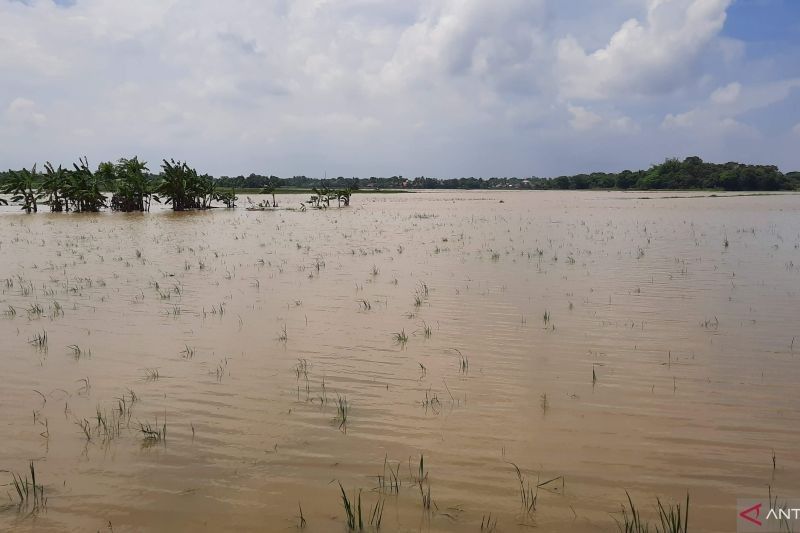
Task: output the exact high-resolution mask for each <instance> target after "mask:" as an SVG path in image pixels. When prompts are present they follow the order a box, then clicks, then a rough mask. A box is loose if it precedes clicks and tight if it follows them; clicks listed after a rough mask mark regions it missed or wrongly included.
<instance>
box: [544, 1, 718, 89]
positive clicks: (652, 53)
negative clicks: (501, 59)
mask: <svg viewBox="0 0 800 533" xmlns="http://www.w3.org/2000/svg"><path fill="white" fill-rule="evenodd" d="M729 4H730V0H650V2H649V6H648V10H647V17H646V20H644V21H640V20H638V19H635V18H631V19H629V20H627V21H626V22H625V23H624V24H622V26H621V27H620V28H619V30H618V31H617V32H616V33H614V35H612V36H611V39H610V40H609V42H608V44H607V45H606V46H605V47H603V48H600V49H598V50H595V51H594V52H587V51H586V50H585V49H584V48H583V47H582V46H581V45H580V44H579V42H578V40H577V39H576V38H575V37H573V36H568V37H566V38H564V39H561V40H560V41H558V45H557V54H558V73H559V76H560V79H561V87H560V90H561V93H562V95H563V96H564V97H566V98H585V99H606V98H612V97H616V96H620V95H640V94H653V93H655V94H658V93H664V92H668V91H671V90H674V89H675V88H677V87H680V86H681V85H682V84H684V83H686V81H687V77H689V76H690V75H691V68H690V67H691V66H692V65H693V62H694V60H695V59H696V58H697V57H698V55H699V54H700V53H701V52H702V50H703V49H704V47H706V45H708V43H709V42H710V41H711V39H713V38H714V37H715V36H716V35H717V34H718V33H719V31H720V30H721V29H722V26H723V24H724V22H725V16H726V9H727V8H728V5H729Z"/></svg>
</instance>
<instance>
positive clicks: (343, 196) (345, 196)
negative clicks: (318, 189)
mask: <svg viewBox="0 0 800 533" xmlns="http://www.w3.org/2000/svg"><path fill="white" fill-rule="evenodd" d="M352 193H353V191H352V189H350V188H349V187H348V188H347V189H340V190H338V191H336V200H337V201H338V202H339V207H342V203H344V205H345V207H347V206H348V205H350V195H351V194H352Z"/></svg>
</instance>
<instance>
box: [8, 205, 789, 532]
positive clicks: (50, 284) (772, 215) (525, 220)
mask: <svg viewBox="0 0 800 533" xmlns="http://www.w3.org/2000/svg"><path fill="white" fill-rule="evenodd" d="M675 196H678V197H675ZM700 196H702V193H701V194H688V193H683V194H674V193H673V194H656V193H622V192H453V191H446V192H423V193H416V194H386V195H356V196H354V197H353V204H352V206H351V207H349V208H346V209H335V208H332V209H329V210H326V211H314V210H309V211H306V212H292V211H277V212H248V211H245V210H244V209H237V210H224V209H215V210H212V211H208V212H193V213H178V214H174V213H171V212H168V211H165V210H157V211H154V212H152V213H149V214H144V215H141V214H131V215H126V214H111V213H103V214H86V215H76V214H69V215H64V214H60V215H54V214H49V213H38V214H36V215H27V216H26V215H24V214H19V213H16V212H12V209H11V208H4V210H3V211H4V212H3V213H2V214H1V215H0V289H1V290H0V311H2V312H4V314H3V316H0V339H2V344H0V361H1V362H2V369H3V379H2V385H0V425H1V427H2V445H0V469H3V470H7V471H13V472H16V473H19V474H22V475H23V476H24V475H25V474H26V473H29V470H28V469H29V461H31V460H32V461H33V462H34V465H35V471H36V482H37V483H41V484H42V485H43V486H44V490H45V497H46V498H47V500H46V505H42V506H40V508H39V509H38V510H37V509H35V504H33V503H31V502H30V501H29V502H28V503H27V504H25V505H22V506H19V505H17V503H16V502H17V500H16V496H15V495H14V494H12V493H13V488H12V487H11V486H4V487H2V488H0V491H1V492H0V496H1V497H2V501H3V503H2V504H0V505H2V509H0V530H10V529H15V530H20V531H34V530H35V531H112V530H113V531H114V532H120V531H144V530H150V531H176V530H191V531H220V530H235V531H248V530H249V531H256V530H257V531H286V530H293V529H295V528H298V527H299V526H300V522H301V519H300V513H301V511H300V508H302V515H303V519H304V520H305V529H304V531H310V532H317V531H346V529H347V525H346V521H345V511H344V509H343V506H342V498H341V492H340V488H339V485H338V483H341V484H342V486H343V487H344V489H345V490H346V492H347V494H348V497H350V498H353V497H354V496H355V495H356V494H357V491H358V490H359V489H361V490H362V491H363V492H362V494H361V498H362V505H363V511H362V513H363V515H364V522H365V524H364V526H365V530H370V531H371V530H373V528H372V527H370V526H369V525H368V524H369V516H368V515H369V514H370V513H369V511H370V509H371V508H372V506H373V505H375V504H376V502H377V501H379V500H382V501H383V506H384V507H383V516H382V527H381V529H382V530H384V531H464V530H467V531H480V527H481V522H482V520H483V519H484V517H488V515H489V514H491V517H492V521H494V520H496V521H497V525H496V530H497V531H528V530H529V529H530V527H531V526H536V527H538V529H539V530H541V531H570V532H572V531H616V530H617V525H616V523H615V518H617V519H619V514H618V511H619V510H620V507H621V505H622V503H623V502H625V501H627V497H626V494H625V491H626V490H627V491H628V492H629V493H630V495H631V497H632V498H633V499H634V501H635V502H636V503H637V504H638V506H639V507H640V509H641V512H642V513H643V515H645V516H647V517H650V518H652V517H654V516H655V505H656V497H658V498H660V499H661V501H662V502H678V501H683V500H685V497H686V493H687V492H688V493H689V494H690V498H691V504H690V520H689V524H690V527H691V528H692V529H694V530H698V531H731V530H733V529H734V528H735V524H736V499H737V498H745V497H755V498H766V497H767V494H768V493H769V491H771V492H772V494H773V495H775V494H777V495H779V497H785V498H797V497H800V452H798V451H797V443H798V442H799V441H800V410H799V409H798V408H800V395H798V394H797V390H798V381H800V195H775V196H717V197H713V196H712V197H709V196H705V197H700ZM278 199H279V201H280V202H282V203H285V204H287V205H295V204H297V203H298V202H299V201H300V198H299V197H298V198H293V197H287V196H279V197H278ZM726 242H727V245H726ZM44 333H46V337H47V339H46V344H44V342H40V343H38V344H37V338H38V336H40V335H41V336H43V335H44ZM398 334H399V335H398ZM398 336H399V337H403V336H405V337H406V339H405V341H404V340H402V339H400V340H398V338H397V337H398ZM131 391H132V392H131ZM339 400H341V401H342V403H344V402H345V401H346V409H347V413H346V414H347V416H346V421H345V422H344V423H343V422H342V420H341V416H337V405H339ZM120 402H122V405H121V406H120ZM98 412H99V413H100V414H99V415H98ZM148 424H149V425H150V426H151V429H152V430H153V431H163V427H164V425H166V434H165V435H161V436H160V437H159V436H158V435H154V434H152V433H151V434H150V435H149V438H148V435H147V434H145V433H144V432H143V431H142V425H145V426H146V425H148ZM421 455H422V456H423V457H424V464H423V468H422V469H423V472H424V473H423V474H422V476H421V475H420V465H419V463H420V456H421ZM514 465H517V466H518V467H519V469H520V471H521V475H522V477H523V483H526V484H527V483H530V485H531V487H535V486H536V485H537V484H540V483H541V484H542V486H541V487H540V488H539V489H538V494H537V495H536V502H535V509H532V510H530V512H528V511H524V510H523V509H522V502H521V497H520V490H519V488H520V482H519V480H518V476H517V472H516V470H515V466H514ZM392 470H393V471H395V472H396V475H397V477H398V484H399V487H398V486H397V484H394V483H390V482H383V483H381V478H380V477H379V476H384V475H386V476H387V477H388V478H390V479H391V478H392V475H391V474H389V472H390V471H392ZM420 478H422V480H421V481H420ZM551 479H554V481H551V482H549V483H545V482H547V481H549V480H551ZM10 482H11V474H10V473H7V472H0V483H2V484H5V483H10ZM420 484H421V485H422V487H423V489H422V494H421V491H420ZM533 490H535V489H533ZM428 491H430V492H429V494H430V500H431V504H430V509H426V508H425V505H424V502H423V499H424V498H423V495H425V496H427V494H428ZM6 494H8V496H6ZM356 501H357V497H356ZM6 503H7V505H6ZM354 505H355V504H354ZM356 520H357V519H356ZM493 523H494V522H493Z"/></svg>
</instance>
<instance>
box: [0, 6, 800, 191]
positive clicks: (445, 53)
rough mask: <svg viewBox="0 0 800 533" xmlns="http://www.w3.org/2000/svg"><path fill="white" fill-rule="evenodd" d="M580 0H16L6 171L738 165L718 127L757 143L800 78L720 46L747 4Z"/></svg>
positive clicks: (431, 171) (3, 117) (5, 119)
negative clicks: (697, 159)
mask: <svg viewBox="0 0 800 533" xmlns="http://www.w3.org/2000/svg"><path fill="white" fill-rule="evenodd" d="M572 4H573V3H572V2H563V0H493V1H491V2H488V1H485V0H406V1H404V2H383V1H380V0H337V1H335V2H334V1H326V0H297V1H287V0H233V1H231V2H218V1H214V0H138V1H136V2H108V1H106V0H77V1H76V2H75V3H74V5H72V6H71V7H64V6H57V5H55V4H54V2H53V1H52V0H26V2H20V1H14V2H7V1H6V2H2V0H0V71H2V73H3V75H2V81H0V146H3V148H4V149H5V150H4V154H8V155H7V156H6V159H5V160H4V161H3V164H4V165H6V166H21V165H29V164H30V162H31V161H33V160H45V159H51V160H53V161H54V162H56V161H60V162H63V163H68V162H69V160H71V159H74V158H75V157H76V156H78V155H83V154H86V155H88V156H89V157H90V159H91V160H92V161H93V162H97V161H99V160H101V159H111V158H117V157H121V156H132V155H134V154H139V155H140V156H141V157H143V158H144V159H145V160H148V161H151V163H152V162H157V161H159V160H160V159H161V158H162V157H176V158H182V159H189V160H190V162H191V163H192V164H195V165H196V166H198V167H199V168H200V169H201V170H203V171H207V172H211V173H215V174H223V173H225V174H228V173H248V172H253V171H255V172H271V173H276V174H280V175H292V174H300V173H305V174H308V175H316V174H319V173H320V172H321V170H322V169H327V170H328V173H329V174H331V173H335V174H337V175H338V174H343V175H355V174H358V175H365V176H369V175H381V174H384V175H391V174H397V173H400V174H404V175H418V174H425V175H440V176H460V175H512V174H517V175H524V174H530V173H536V174H541V175H548V174H560V173H567V172H573V171H588V170H595V169H605V168H609V167H610V168H625V167H627V168H636V167H637V166H646V165H647V164H648V163H649V162H650V161H653V160H659V159H662V158H663V156H664V155H665V154H664V153H662V151H664V150H668V151H669V153H670V154H672V153H678V152H677V148H673V147H674V146H681V144H680V143H682V142H683V141H684V140H685V139H687V138H690V137H692V138H693V145H692V146H691V150H692V153H695V152H696V153H698V154H700V155H703V152H704V150H706V149H707V150H709V151H711V153H724V152H722V148H719V146H717V145H715V144H714V142H715V141H714V139H713V138H712V137H703V136H702V135H700V133H701V132H702V133H703V134H704V135H705V134H709V132H711V131H713V134H716V133H718V132H728V133H725V135H729V134H730V132H739V133H737V134H741V132H742V130H743V128H744V129H746V128H752V127H751V126H747V123H748V120H747V118H746V116H744V115H745V113H746V112H747V111H748V110H755V109H758V110H762V109H767V108H769V106H770V105H771V104H774V103H776V102H782V101H784V100H786V99H787V98H788V97H789V96H790V95H791V94H792V91H794V90H796V88H797V87H798V86H800V85H798V80H794V79H783V77H782V76H784V75H783V74H782V70H785V69H782V68H781V65H780V64H779V63H777V62H776V64H775V66H774V67H769V68H772V69H773V70H771V71H769V72H770V73H771V76H766V75H764V70H763V69H762V70H759V71H758V72H757V73H753V74H749V72H750V70H749V69H748V68H747V63H746V62H747V61H748V59H747V58H748V54H747V53H745V52H746V51H747V47H746V44H745V43H743V42H741V41H737V40H733V39H730V38H727V37H723V36H720V29H721V28H722V26H723V23H724V21H725V17H726V12H727V7H728V5H729V4H730V0H607V1H605V2H580V4H581V7H580V10H577V9H576V8H575V7H574V5H572ZM574 4H578V2H574ZM764 68H766V67H764ZM734 79H735V80H737V81H736V82H735V83H731V84H728V82H730V81H731V80H734ZM761 79H772V80H774V81H771V82H769V83H766V82H762V81H759V80H761ZM726 84H727V85H726ZM662 117H663V118H662ZM707 124H711V125H713V128H714V129H713V130H709V129H708V127H707V126H706V125H707ZM45 125H46V127H44V126H45ZM776 127H777V126H776ZM21 132H22V133H23V134H21ZM632 133H635V134H636V135H631V134H632ZM692 134H697V135H694V136H693V135H692ZM578 135H581V136H584V135H586V136H588V135H591V136H592V138H593V142H592V143H591V144H590V143H576V142H575V138H576V136H578ZM621 135H627V137H626V143H625V146H623V145H622V144H621V143H619V142H618V141H619V137H620V136H621ZM782 135H789V134H788V133H787V132H786V131H785V128H784V131H782ZM752 138H753V137H751V139H752ZM615 139H616V142H615ZM634 143H635V144H636V146H637V148H636V149H635V150H632V149H630V148H629V145H631V144H634ZM752 144H753V146H754V149H755V148H756V147H758V148H761V149H762V151H763V153H764V154H765V155H764V157H765V158H766V157H772V156H773V155H774V156H776V157H783V158H784V160H791V158H797V157H798V156H796V155H794V153H793V152H792V153H789V152H787V151H785V150H778V149H777V148H776V146H778V145H777V144H771V143H768V142H766V141H763V142H761V141H758V142H753V143H752ZM713 150H719V151H718V152H714V151H713ZM737 155H738V154H737V153H736V152H733V153H731V154H728V155H725V156H724V157H725V158H726V159H735V158H736V157H737ZM799 163H800V162H799Z"/></svg>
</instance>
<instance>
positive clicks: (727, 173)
mask: <svg viewBox="0 0 800 533" xmlns="http://www.w3.org/2000/svg"><path fill="white" fill-rule="evenodd" d="M36 167H37V166H36V165H35V164H34V165H33V166H32V167H31V168H30V169H25V168H23V169H21V170H18V171H15V170H9V171H7V172H0V194H6V195H10V196H11V198H10V202H11V203H13V204H17V205H19V206H20V208H21V209H22V210H24V211H25V212H27V213H35V212H37V211H38V210H39V208H40V206H43V205H44V206H47V207H48V208H49V209H50V211H52V212H59V213H60V212H69V211H74V212H97V211H100V210H101V209H103V208H105V207H110V208H111V209H112V210H114V211H123V212H132V211H139V212H146V211H149V210H150V205H151V202H152V201H155V202H157V203H161V202H163V203H164V204H169V205H171V206H172V209H173V210H174V211H185V210H189V209H209V208H211V207H214V203H215V202H216V203H218V204H222V205H223V206H224V207H227V208H235V207H236V201H237V200H238V197H237V196H236V191H237V189H239V190H241V189H250V190H253V191H255V192H260V193H261V194H265V195H270V196H272V201H271V202H269V201H264V202H261V203H259V204H257V206H254V208H260V209H267V208H276V207H278V202H277V201H276V200H275V194H276V193H278V192H282V190H283V191H289V192H303V191H308V192H310V193H311V196H310V197H309V199H308V200H307V201H306V202H304V203H305V204H307V205H309V206H311V207H315V208H327V207H330V206H331V202H336V203H337V205H338V207H347V206H349V205H350V198H351V196H352V194H353V193H355V192H358V191H369V190H372V191H375V190H380V189H412V190H413V189H532V190H580V189H620V190H627V189H631V190H659V189H661V190H692V189H705V190H724V191H778V190H798V189H800V172H789V173H785V174H784V173H782V172H781V171H780V170H779V169H778V167H776V166H774V165H748V164H742V163H735V162H729V163H723V164H717V163H708V162H705V161H703V160H702V159H700V158H699V157H694V156H693V157H687V158H685V159H684V160H683V161H681V160H679V159H675V158H672V159H666V160H665V161H664V162H663V163H660V164H656V165H652V166H651V167H650V168H649V169H647V170H635V171H631V170H623V171H622V172H617V173H614V172H611V173H608V172H593V173H589V174H576V175H572V176H558V177H554V178H539V177H524V178H516V177H511V178H508V177H504V178H488V179H484V178H472V177H470V178H457V179H439V178H431V177H424V176H420V177H416V178H413V179H409V178H404V177H403V176H392V177H389V178H379V177H370V178H344V177H341V176H340V177H338V178H335V179H330V180H329V179H315V178H308V177H306V176H294V177H292V178H279V177H277V176H264V175H259V174H250V175H249V176H247V177H245V176H237V177H229V176H222V177H220V178H214V177H212V176H210V175H208V174H199V173H198V172H197V170H196V169H194V168H192V167H190V166H189V165H188V164H187V163H186V162H185V161H175V160H173V159H170V160H166V159H165V160H163V162H162V164H161V169H160V172H158V173H157V174H153V173H151V172H150V169H149V168H148V166H147V163H146V162H144V161H139V159H138V157H133V158H130V159H126V158H122V159H120V160H118V161H117V162H116V163H112V162H102V163H100V164H99V165H98V167H97V169H96V170H95V171H92V170H91V168H90V167H89V163H88V161H87V159H86V158H85V157H84V158H81V159H79V161H78V162H77V163H75V164H73V165H72V168H71V169H66V168H62V167H61V166H60V165H59V166H58V168H55V167H54V166H53V165H52V164H51V163H50V162H47V163H45V165H44V169H45V171H44V173H39V172H37V168H36ZM106 192H109V193H110V194H111V197H110V199H109V198H108V197H107V196H106ZM8 202H9V200H7V199H4V198H0V205H6V204H8ZM493 259H494V260H498V259H499V254H495V255H493Z"/></svg>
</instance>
